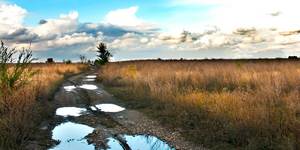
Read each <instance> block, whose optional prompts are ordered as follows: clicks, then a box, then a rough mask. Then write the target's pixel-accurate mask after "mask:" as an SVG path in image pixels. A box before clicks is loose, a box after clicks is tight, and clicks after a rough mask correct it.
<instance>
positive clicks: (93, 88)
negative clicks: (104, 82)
mask: <svg viewBox="0 0 300 150" xmlns="http://www.w3.org/2000/svg"><path fill="white" fill-rule="evenodd" d="M79 87H80V88H83V89H87V90H96V89H98V87H97V86H96V85H92V84H83V85H81V86H79Z"/></svg>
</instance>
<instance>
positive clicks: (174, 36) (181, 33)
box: [158, 29, 193, 44]
mask: <svg viewBox="0 0 300 150" xmlns="http://www.w3.org/2000/svg"><path fill="white" fill-rule="evenodd" d="M158 39H159V40H164V41H167V43H170V44H178V43H189V42H192V41H193V38H192V36H191V34H190V33H189V32H188V31H185V30H183V29H180V30H175V31H170V32H164V33H161V34H160V35H159V36H158Z"/></svg>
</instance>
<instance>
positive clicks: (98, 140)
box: [26, 68, 203, 150]
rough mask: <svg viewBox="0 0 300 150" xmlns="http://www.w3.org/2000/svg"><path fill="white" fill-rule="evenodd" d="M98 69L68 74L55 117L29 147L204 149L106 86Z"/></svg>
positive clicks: (58, 96) (56, 100)
mask: <svg viewBox="0 0 300 150" xmlns="http://www.w3.org/2000/svg"><path fill="white" fill-rule="evenodd" d="M97 73H98V70H96V68H91V71H89V72H87V73H83V74H79V75H76V76H73V77H71V78H68V79H67V80H65V81H64V82H63V83H62V85H61V86H60V87H59V88H58V89H57V90H56V92H55V95H54V98H53V100H52V101H51V102H50V106H49V107H52V108H53V115H54V117H53V119H51V120H47V121H45V122H43V123H42V125H41V127H40V130H41V132H40V134H39V135H36V139H40V140H32V141H30V144H28V145H27V146H26V148H27V149H125V150H131V149H132V150H133V149H135V150H136V149H140V150H142V149H193V150H197V149H203V148H201V147H197V146H195V145H194V144H192V143H190V142H187V141H185V140H184V139H183V138H182V137H180V133H179V132H176V131H171V130H170V129H166V128H164V127H162V126H161V125H160V124H159V123H158V122H156V121H152V120H149V119H148V118H147V117H145V116H144V115H143V114H141V113H139V112H137V111H135V110H131V109H128V108H126V106H125V105H124V104H123V103H122V102H121V101H119V100H118V99H116V98H114V97H113V96H112V95H110V94H109V93H107V92H106V91H104V90H103V85H102V84H101V83H99V82H97V81H96V80H95V79H96V76H97Z"/></svg>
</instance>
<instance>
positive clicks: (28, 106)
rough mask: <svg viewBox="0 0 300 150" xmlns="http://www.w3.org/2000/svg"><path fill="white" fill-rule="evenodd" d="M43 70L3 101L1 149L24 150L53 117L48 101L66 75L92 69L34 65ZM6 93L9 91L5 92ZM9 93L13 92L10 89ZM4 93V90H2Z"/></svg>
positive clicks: (83, 66) (71, 66)
mask: <svg viewBox="0 0 300 150" xmlns="http://www.w3.org/2000/svg"><path fill="white" fill-rule="evenodd" d="M32 66H33V69H34V70H36V69H39V68H40V69H41V72H40V73H39V74H36V75H34V76H33V77H31V78H30V79H29V82H28V83H27V84H25V85H23V86H22V88H20V89H18V90H16V91H13V92H7V93H10V94H9V95H6V96H5V98H0V102H1V103H0V104H1V105H0V108H1V113H0V149H7V150H9V149H23V148H24V146H25V144H26V141H27V140H28V139H29V138H32V137H31V135H32V134H33V133H34V132H35V131H36V129H37V126H38V125H39V123H40V122H41V121H42V120H43V117H45V116H47V115H49V114H47V113H50V112H49V111H51V110H49V107H50V106H47V104H49V103H47V101H48V97H49V95H50V94H51V93H52V92H54V90H55V89H56V88H57V86H56V84H57V83H59V82H60V81H62V80H63V79H64V77H65V76H66V75H71V74H77V73H80V72H82V71H85V70H87V69H88V68H89V66H88V65H86V64H55V63H53V64H32ZM4 90H5V89H4ZM7 90H9V89H7ZM1 91H3V90H1Z"/></svg>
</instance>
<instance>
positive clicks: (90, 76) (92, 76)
mask: <svg viewBox="0 0 300 150" xmlns="http://www.w3.org/2000/svg"><path fill="white" fill-rule="evenodd" d="M96 77H97V76H95V75H88V76H86V77H85V78H96Z"/></svg>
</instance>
